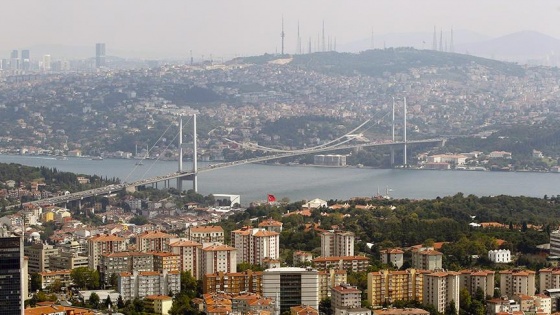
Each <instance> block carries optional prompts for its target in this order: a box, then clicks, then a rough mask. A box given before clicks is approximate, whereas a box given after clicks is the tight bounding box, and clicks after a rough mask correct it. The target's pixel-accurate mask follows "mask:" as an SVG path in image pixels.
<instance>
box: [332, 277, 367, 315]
mask: <svg viewBox="0 0 560 315" xmlns="http://www.w3.org/2000/svg"><path fill="white" fill-rule="evenodd" d="M360 307H362V291H360V290H358V289H357V288H356V287H353V286H350V285H349V284H344V283H343V284H340V285H337V286H335V287H333V288H332V289H331V308H332V309H333V310H334V314H335V315H342V314H341V313H342V312H343V310H344V309H348V308H360Z"/></svg>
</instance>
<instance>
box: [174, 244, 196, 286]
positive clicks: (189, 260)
mask: <svg viewBox="0 0 560 315" xmlns="http://www.w3.org/2000/svg"><path fill="white" fill-rule="evenodd" d="M170 247H171V252H172V253H173V254H176V255H179V257H180V258H179V270H181V271H190V272H191V275H192V276H193V277H194V278H195V279H196V280H201V279H202V278H200V277H201V274H200V261H201V258H200V255H201V254H202V244H200V243H197V242H193V241H188V240H182V241H177V242H174V243H171V244H170Z"/></svg>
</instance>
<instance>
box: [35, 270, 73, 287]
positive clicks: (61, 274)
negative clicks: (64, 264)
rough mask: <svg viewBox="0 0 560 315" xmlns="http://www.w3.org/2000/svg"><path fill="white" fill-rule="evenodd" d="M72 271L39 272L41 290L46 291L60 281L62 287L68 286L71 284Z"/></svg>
mask: <svg viewBox="0 0 560 315" xmlns="http://www.w3.org/2000/svg"><path fill="white" fill-rule="evenodd" d="M71 272H72V270H56V271H43V272H39V277H40V278H41V288H43V290H44V289H46V288H48V287H49V286H50V285H52V284H53V283H55V282H56V281H60V283H61V284H62V285H63V286H68V285H70V284H71V283H72V278H71V277H70V273H71Z"/></svg>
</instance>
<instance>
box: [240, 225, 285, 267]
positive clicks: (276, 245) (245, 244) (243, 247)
mask: <svg viewBox="0 0 560 315" xmlns="http://www.w3.org/2000/svg"><path fill="white" fill-rule="evenodd" d="M231 244H232V245H233V247H235V248H237V257H238V261H237V262H238V263H241V262H244V263H249V264H253V265H262V264H263V260H264V259H265V258H269V259H278V258H279V256H280V234H279V233H278V232H272V231H268V230H266V229H264V228H251V227H248V226H245V227H243V228H241V229H239V230H235V231H232V232H231Z"/></svg>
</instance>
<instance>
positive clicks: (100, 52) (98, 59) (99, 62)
mask: <svg viewBox="0 0 560 315" xmlns="http://www.w3.org/2000/svg"><path fill="white" fill-rule="evenodd" d="M95 67H96V68H101V67H105V43H97V44H95Z"/></svg>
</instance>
